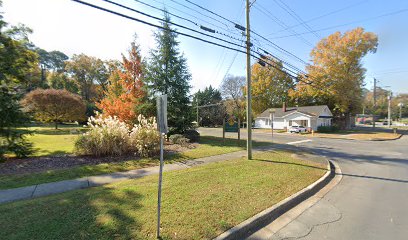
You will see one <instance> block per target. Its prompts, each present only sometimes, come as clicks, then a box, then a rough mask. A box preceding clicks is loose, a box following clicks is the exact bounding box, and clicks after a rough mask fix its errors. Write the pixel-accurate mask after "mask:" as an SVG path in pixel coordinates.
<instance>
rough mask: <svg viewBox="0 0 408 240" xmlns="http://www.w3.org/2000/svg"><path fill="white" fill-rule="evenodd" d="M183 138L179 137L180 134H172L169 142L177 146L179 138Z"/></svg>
mask: <svg viewBox="0 0 408 240" xmlns="http://www.w3.org/2000/svg"><path fill="white" fill-rule="evenodd" d="M183 137H184V136H183V135H181V134H173V135H171V136H170V137H169V140H170V142H171V143H174V144H177V141H178V140H179V139H180V138H183Z"/></svg>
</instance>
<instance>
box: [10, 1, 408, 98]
mask: <svg viewBox="0 0 408 240" xmlns="http://www.w3.org/2000/svg"><path fill="white" fill-rule="evenodd" d="M83 1H86V2H89V3H92V4H95V5H99V6H102V7H105V8H109V9H111V10H114V11H117V12H120V13H122V14H126V15H128V16H132V17H134V18H138V19H141V20H144V21H147V22H150V23H153V24H156V25H160V22H159V21H158V20H155V19H151V18H148V17H146V16H142V15H140V14H138V13H135V12H132V11H129V10H126V9H122V8H119V7H117V6H113V5H111V4H109V3H106V2H104V1H102V0H83ZM113 1H115V2H117V3H121V4H124V5H126V6H128V7H131V8H133V9H137V10H138V11H142V12H145V13H148V14H150V15H154V16H156V17H162V16H163V13H162V12H161V11H159V10H156V9H153V8H150V7H148V6H145V5H143V4H141V3H140V2H144V3H147V4H150V5H152V6H155V7H158V8H161V9H162V8H166V9H167V10H168V11H169V12H170V13H172V14H176V15H178V16H180V17H183V18H185V19H188V20H190V21H186V20H183V19H179V18H176V17H174V16H173V17H172V19H171V21H173V22H174V23H177V24H180V25H182V26H186V27H189V28H192V29H195V30H200V29H199V28H197V26H196V25H194V24H192V23H191V22H194V23H197V24H198V25H202V26H205V27H208V28H211V29H214V30H217V31H218V32H221V33H223V34H225V35H228V36H225V35H220V34H213V35H214V36H217V37H221V38H225V39H226V40H228V41H230V42H236V43H237V44H239V45H241V44H242V42H240V41H242V40H241V39H242V34H241V32H240V31H239V30H238V29H236V28H234V26H233V24H232V23H231V22H234V23H239V24H241V25H243V26H245V14H244V13H245V11H244V7H245V6H244V5H245V4H244V0H136V1H134V0H113ZM189 2H193V3H196V4H199V5H201V6H203V7H205V8H207V9H209V10H212V11H213V12H215V13H218V14H219V15H220V16H222V17H224V18H226V19H228V20H230V21H231V22H227V21H226V20H224V19H222V18H220V17H218V16H216V15H213V14H211V13H209V12H206V11H204V10H202V9H200V8H198V7H196V6H194V5H192V4H191V3H189ZM282 2H283V3H284V4H283V3H282ZM285 5H286V6H285ZM285 9H286V10H285ZM2 12H4V18H5V20H6V21H7V22H9V23H10V24H12V25H16V24H18V23H23V24H25V25H26V26H28V27H30V28H31V29H32V30H33V31H34V32H33V34H32V35H31V36H30V40H31V41H32V42H33V43H34V44H35V45H36V46H38V47H40V48H43V49H46V50H47V51H52V50H59V51H62V52H64V53H66V54H67V55H69V56H72V55H73V54H80V53H84V54H87V55H91V56H95V57H98V58H101V59H104V60H109V59H118V60H120V59H121V54H123V53H126V51H127V49H128V48H129V47H130V42H131V41H133V40H134V38H135V34H136V35H137V42H138V43H139V44H140V46H141V49H142V56H143V57H148V56H149V51H150V49H152V48H154V47H155V39H154V37H153V32H154V31H157V29H156V28H154V27H151V26H147V25H145V24H142V23H139V22H135V21H132V20H128V19H124V18H121V17H119V16H115V15H113V14H110V13H106V12H102V11H100V10H97V9H93V8H90V7H87V6H84V5H81V4H78V3H76V2H73V1H71V0H3V8H2ZM250 23H251V29H252V30H253V31H254V32H256V33H257V34H259V35H261V36H263V37H265V38H266V39H268V40H269V41H270V42H272V43H273V44H276V46H278V47H275V48H274V47H273V45H272V44H271V43H270V42H266V41H264V40H262V38H260V37H259V36H256V35H254V34H253V37H254V38H253V40H251V42H253V43H254V44H255V47H254V49H255V50H257V51H261V50H260V49H258V48H261V49H264V50H267V51H268V52H270V53H272V54H274V55H275V56H277V57H279V58H280V59H282V60H284V61H286V62H288V63H290V64H291V65H294V66H295V67H297V68H299V69H302V70H304V69H305V64H304V63H303V62H301V61H300V60H299V59H301V60H303V61H305V62H310V56H309V54H310V51H311V50H312V49H313V47H314V46H315V45H316V44H317V43H318V42H319V40H320V39H321V38H324V37H327V36H328V35H330V34H332V33H334V32H336V31H340V32H342V33H344V32H345V31H348V30H351V29H353V28H356V27H363V28H364V29H365V30H366V31H370V32H374V33H376V34H377V35H378V38H379V46H378V49H377V51H376V53H374V54H372V53H369V54H368V55H367V56H366V57H364V59H363V61H362V63H363V66H364V67H365V68H366V69H367V74H366V79H365V84H366V87H367V88H372V84H373V78H374V77H375V78H376V79H378V81H379V83H378V85H379V86H380V87H386V88H387V89H390V90H392V91H393V92H394V93H395V94H398V93H408V44H407V40H406V39H407V37H408V27H407V25H408V1H407V0H388V1H383V0H342V1H327V0H310V1H304V0H281V1H279V0H256V1H255V3H253V5H252V7H251V11H250ZM302 23H303V24H302ZM288 28H289V29H288ZM176 29H177V30H178V31H180V32H184V33H189V34H191V35H195V36H199V37H202V38H204V39H207V40H210V41H216V42H219V41H217V40H215V39H212V38H209V37H206V36H203V35H200V34H197V33H194V32H191V31H189V30H186V29H183V28H181V27H176ZM206 33H208V34H212V33H209V32H206ZM178 41H179V42H180V46H179V47H180V51H181V52H182V53H183V54H184V56H185V57H186V58H187V62H188V66H189V69H190V72H191V73H192V81H191V83H190V84H191V85H192V93H193V92H195V91H197V90H199V89H203V88H205V87H207V86H209V85H212V86H213V87H216V88H217V87H219V85H220V83H221V82H222V79H223V78H224V77H225V76H226V75H227V74H232V75H240V76H245V71H246V57H245V55H244V54H242V53H237V52H235V51H233V50H227V49H224V48H221V47H218V46H213V45H210V44H208V43H204V42H200V41H198V40H196V39H191V38H188V37H184V36H179V37H178ZM222 44H225V45H228V43H222ZM233 47H234V48H240V47H239V46H233ZM280 49H284V51H282V50H280ZM243 50H244V49H243ZM288 52H289V53H288ZM293 55H294V56H296V57H294V56H293ZM254 61H255V60H254V59H252V63H253V62H254ZM387 86H389V87H387Z"/></svg>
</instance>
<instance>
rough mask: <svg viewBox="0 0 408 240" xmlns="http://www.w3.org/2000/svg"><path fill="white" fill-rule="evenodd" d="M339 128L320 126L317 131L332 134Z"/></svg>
mask: <svg viewBox="0 0 408 240" xmlns="http://www.w3.org/2000/svg"><path fill="white" fill-rule="evenodd" d="M338 130H339V128H338V127H337V126H334V125H333V126H319V127H317V131H318V132H320V133H331V132H337V131H338Z"/></svg>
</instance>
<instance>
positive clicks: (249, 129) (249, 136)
mask: <svg viewBox="0 0 408 240" xmlns="http://www.w3.org/2000/svg"><path fill="white" fill-rule="evenodd" d="M250 7H251V5H250V3H249V0H246V48H247V49H246V50H247V59H246V67H247V87H246V95H247V99H246V100H247V102H246V105H247V111H246V119H247V157H248V160H250V159H252V116H251V115H252V106H251V105H252V104H251V100H252V97H251V36H250V32H251V31H250V28H249V11H250Z"/></svg>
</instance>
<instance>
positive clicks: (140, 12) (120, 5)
mask: <svg viewBox="0 0 408 240" xmlns="http://www.w3.org/2000/svg"><path fill="white" fill-rule="evenodd" d="M101 1H104V2H108V3H110V4H113V5H115V6H118V7H121V8H124V9H127V10H129V11H132V12H135V13H138V14H141V15H143V16H146V17H149V18H153V19H156V20H159V21H161V22H165V21H166V20H164V19H162V18H159V17H155V16H152V15H150V14H147V13H144V12H142V11H139V10H136V9H134V8H130V7H127V6H125V5H122V4H119V3H116V2H113V1H110V0H101ZM167 22H168V23H170V24H172V25H174V26H177V27H180V28H184V29H186V30H189V31H192V32H195V33H198V34H201V35H204V36H207V37H211V38H214V39H217V40H219V41H222V42H226V43H229V44H232V45H235V46H238V47H242V46H241V45H239V44H236V43H233V42H230V41H227V40H225V39H222V38H218V37H215V36H213V35H210V34H207V33H203V32H200V31H197V30H195V29H192V28H189V27H186V26H183V25H180V24H177V23H174V22H171V21H167ZM200 27H201V29H203V30H206V31H209V32H213V33H215V30H213V29H210V28H206V27H203V26H200ZM237 40H240V39H237Z"/></svg>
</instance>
